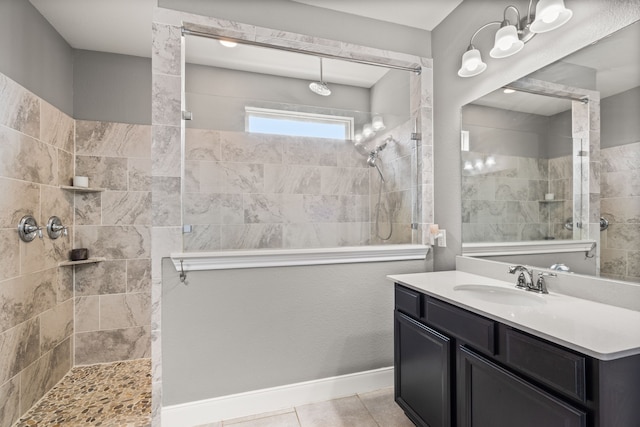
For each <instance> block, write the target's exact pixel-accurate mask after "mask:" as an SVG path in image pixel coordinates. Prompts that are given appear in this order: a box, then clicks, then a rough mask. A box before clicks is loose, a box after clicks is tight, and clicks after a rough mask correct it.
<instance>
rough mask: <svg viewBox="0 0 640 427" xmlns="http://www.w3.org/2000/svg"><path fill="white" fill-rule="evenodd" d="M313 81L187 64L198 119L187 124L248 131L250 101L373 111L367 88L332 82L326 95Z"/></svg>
mask: <svg viewBox="0 0 640 427" xmlns="http://www.w3.org/2000/svg"><path fill="white" fill-rule="evenodd" d="M309 83H310V82H309V81H308V80H302V79H293V78H287V77H280V76H272V75H268V74H258V73H250V72H246V71H238V70H229V69H225V68H216V67H207V66H203V65H194V64H187V69H186V84H185V86H186V92H187V101H186V102H187V109H189V110H190V111H192V112H193V113H194V119H193V120H192V121H190V122H187V126H188V127H194V128H199V129H217V130H234V131H244V117H245V114H244V106H245V105H247V104H248V105H252V106H260V107H263V108H282V106H281V105H274V104H272V103H283V104H293V105H301V106H314V107H319V108H320V109H321V110H317V109H315V108H311V109H304V111H308V112H323V113H325V114H335V115H340V112H345V111H347V112H349V113H350V115H353V114H352V113H353V111H364V112H367V111H369V108H370V104H371V100H370V90H369V89H367V88H360V87H355V86H346V85H337V84H330V86H331V89H332V94H331V96H328V97H323V96H318V95H316V94H314V93H313V92H311V91H310V90H309ZM407 95H408V93H407ZM407 102H408V101H407ZM367 117H368V115H367Z"/></svg>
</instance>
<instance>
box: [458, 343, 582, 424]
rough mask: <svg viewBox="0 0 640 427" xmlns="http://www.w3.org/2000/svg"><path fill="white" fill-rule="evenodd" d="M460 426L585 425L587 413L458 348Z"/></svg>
mask: <svg viewBox="0 0 640 427" xmlns="http://www.w3.org/2000/svg"><path fill="white" fill-rule="evenodd" d="M458 357H459V359H458V363H459V371H458V426H459V427H513V426H518V427H541V426H544V427H584V426H586V419H587V417H586V413H585V412H584V411H581V410H579V409H577V408H574V407H572V406H571V405H569V404H567V403H565V402H564V401H562V400H560V399H558V398H556V397H554V396H552V395H550V394H548V393H546V392H544V391H542V390H540V389H539V388H537V387H535V386H533V385H531V384H529V383H527V382H526V381H523V380H522V379H520V378H518V377H516V376H515V375H513V374H511V373H510V372H508V371H506V370H504V369H503V368H501V367H499V366H497V365H495V364H493V363H491V362H490V361H488V360H487V359H485V358H483V357H482V356H479V355H477V354H475V353H473V352H472V351H471V350H469V349H467V348H465V347H460V348H459V350H458Z"/></svg>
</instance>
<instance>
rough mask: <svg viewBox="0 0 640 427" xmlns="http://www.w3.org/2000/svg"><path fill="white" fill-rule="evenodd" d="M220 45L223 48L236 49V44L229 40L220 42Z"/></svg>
mask: <svg viewBox="0 0 640 427" xmlns="http://www.w3.org/2000/svg"><path fill="white" fill-rule="evenodd" d="M220 44H221V45H222V46H224V47H236V46H238V43H236V42H232V41H230V40H220Z"/></svg>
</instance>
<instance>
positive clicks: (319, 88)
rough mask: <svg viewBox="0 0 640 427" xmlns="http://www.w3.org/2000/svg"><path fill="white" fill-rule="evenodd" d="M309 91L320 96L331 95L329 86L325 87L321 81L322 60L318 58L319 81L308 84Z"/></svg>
mask: <svg viewBox="0 0 640 427" xmlns="http://www.w3.org/2000/svg"><path fill="white" fill-rule="evenodd" d="M309 89H311V92H313V93H317V94H318V95H321V96H329V95H331V89H329V86H327V84H326V83H325V82H324V80H323V79H322V58H320V81H318V82H311V83H309Z"/></svg>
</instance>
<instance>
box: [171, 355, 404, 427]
mask: <svg viewBox="0 0 640 427" xmlns="http://www.w3.org/2000/svg"><path fill="white" fill-rule="evenodd" d="M391 386H393V367H387V368H380V369H374V370H371V371H364V372H357V373H354V374H347V375H341V376H336V377H330V378H322V379H319V380H313V381H306V382H301V383H296V384H288V385H284V386H279V387H272V388H267V389H262V390H254V391H249V392H246V393H238V394H232V395H229V396H222V397H216V398H213V399H206V400H199V401H196V402H189V403H183V404H179V405H171V406H164V407H163V408H162V425H163V426H164V427H173V426H176V427H185V426H196V425H200V424H205V423H213V422H216V421H221V420H228V419H233V418H239V417H245V416H249V415H255V414H261V413H265V412H273V411H278V410H282V409H289V408H293V407H295V406H300V405H305V404H308V403H314V402H321V401H324V400H331V399H337V398H340V397H345V396H351V395H354V394H357V393H366V392H370V391H374V390H379V389H381V388H386V387H391Z"/></svg>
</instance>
